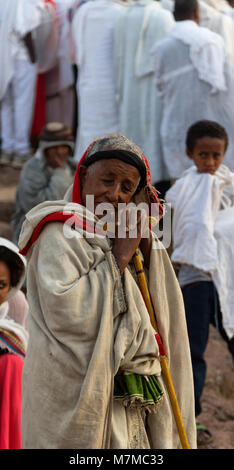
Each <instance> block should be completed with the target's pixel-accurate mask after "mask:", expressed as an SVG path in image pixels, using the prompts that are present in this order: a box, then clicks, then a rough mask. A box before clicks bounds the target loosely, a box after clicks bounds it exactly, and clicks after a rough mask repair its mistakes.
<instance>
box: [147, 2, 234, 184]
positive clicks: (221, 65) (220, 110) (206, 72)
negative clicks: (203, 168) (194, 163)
mask: <svg viewBox="0 0 234 470" xmlns="http://www.w3.org/2000/svg"><path fill="white" fill-rule="evenodd" d="M174 11H175V18H176V23H175V25H174V27H173V29H172V30H171V32H170V33H169V35H168V37H167V38H166V39H164V40H163V41H161V42H160V43H156V44H155V46H153V49H152V53H153V54H154V57H155V77H156V86H157V90H158V92H159V94H160V96H161V100H162V106H163V111H162V120H161V129H160V134H161V144H162V148H163V158H164V162H165V165H166V167H167V170H168V172H169V176H170V178H171V179H174V178H178V177H180V176H181V173H182V172H183V171H184V170H186V169H187V168H188V167H189V166H191V164H190V162H188V158H187V156H186V153H185V136H186V132H187V129H188V127H189V126H190V125H192V124H193V123H194V122H195V121H198V120H200V119H208V120H214V121H217V122H219V123H220V124H221V125H222V126H223V127H225V129H227V132H228V134H229V136H230V148H229V150H228V151H227V154H226V155H225V162H224V163H225V164H226V165H227V166H228V167H229V168H230V169H231V170H234V166H233V144H234V142H233V132H232V124H231V123H232V122H233V119H234V104H233V101H232V100H233V96H234V90H233V87H234V75H233V69H232V67H231V65H230V64H229V63H228V62H227V61H226V53H225V46H224V41H223V39H222V38H221V36H220V35H218V34H216V33H214V32H213V31H210V30H209V29H207V28H204V27H201V26H200V25H199V21H200V17H199V7H198V1H197V0H191V1H189V2H188V1H187V0H175V10H174Z"/></svg>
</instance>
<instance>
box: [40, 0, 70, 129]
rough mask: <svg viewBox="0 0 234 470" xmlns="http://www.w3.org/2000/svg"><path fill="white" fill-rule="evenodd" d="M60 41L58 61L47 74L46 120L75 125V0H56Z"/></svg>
mask: <svg viewBox="0 0 234 470" xmlns="http://www.w3.org/2000/svg"><path fill="white" fill-rule="evenodd" d="M55 4H56V18H57V22H58V28H59V42H58V48H57V58H56V63H55V66H54V67H53V68H51V69H50V70H49V71H48V72H47V73H46V74H45V90H46V122H55V121H57V122H63V123H64V124H65V125H66V126H68V127H73V119H74V111H75V109H74V107H75V96H74V95H75V90H74V88H75V77H74V72H73V67H72V63H71V50H70V47H71V44H70V34H69V33H70V23H69V11H70V7H71V6H72V5H73V4H74V0H73V1H71V0H69V1H64V0H62V1H61V0H55Z"/></svg>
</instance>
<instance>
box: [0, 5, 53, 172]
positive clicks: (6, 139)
mask: <svg viewBox="0 0 234 470" xmlns="http://www.w3.org/2000/svg"><path fill="white" fill-rule="evenodd" d="M51 18H52V10H51V5H48V4H46V3H45V2H44V1H43V0H33V1H31V2H30V1H29V0H25V1H23V0H11V1H9V2H5V1H4V0H1V2H0V48H1V49H0V66H1V78H0V102H1V137H2V148H1V158H0V163H2V164H9V163H12V164H13V165H14V166H15V167H21V166H22V165H23V163H24V162H25V161H26V160H27V159H28V158H29V157H30V156H31V153H30V152H31V148H30V139H29V135H30V128H31V123H32V116H33V107H34V96H35V85H36V77H37V58H36V48H35V47H34V42H33V37H32V34H33V33H34V32H35V31H36V30H37V28H38V27H39V26H40V24H41V23H42V21H46V22H47V23H48V25H49V24H50V21H51Z"/></svg>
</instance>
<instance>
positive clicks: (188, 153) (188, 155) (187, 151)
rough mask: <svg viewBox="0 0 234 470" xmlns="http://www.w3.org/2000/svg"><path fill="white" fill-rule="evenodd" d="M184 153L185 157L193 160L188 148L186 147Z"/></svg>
mask: <svg viewBox="0 0 234 470" xmlns="http://www.w3.org/2000/svg"><path fill="white" fill-rule="evenodd" d="M186 155H187V157H189V158H191V160H193V156H192V152H190V150H189V149H188V148H186Z"/></svg>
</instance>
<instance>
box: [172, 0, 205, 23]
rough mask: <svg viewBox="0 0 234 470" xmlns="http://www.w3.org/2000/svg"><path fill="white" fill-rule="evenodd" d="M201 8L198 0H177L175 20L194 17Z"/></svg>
mask: <svg viewBox="0 0 234 470" xmlns="http://www.w3.org/2000/svg"><path fill="white" fill-rule="evenodd" d="M198 9H199V6H198V1H197V0H175V6H174V17H175V20H177V21H178V20H183V19H187V18H191V17H193V15H194V14H195V13H196V11H197V10H198Z"/></svg>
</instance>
